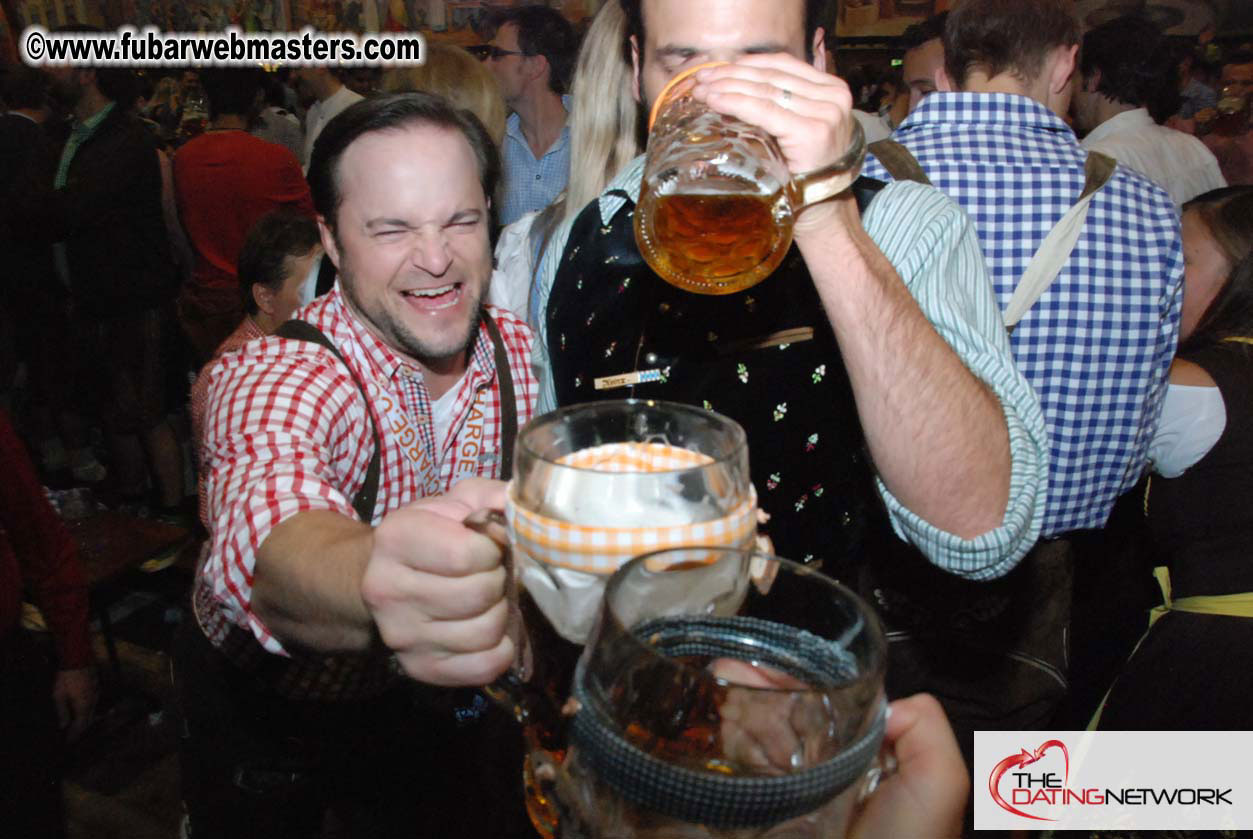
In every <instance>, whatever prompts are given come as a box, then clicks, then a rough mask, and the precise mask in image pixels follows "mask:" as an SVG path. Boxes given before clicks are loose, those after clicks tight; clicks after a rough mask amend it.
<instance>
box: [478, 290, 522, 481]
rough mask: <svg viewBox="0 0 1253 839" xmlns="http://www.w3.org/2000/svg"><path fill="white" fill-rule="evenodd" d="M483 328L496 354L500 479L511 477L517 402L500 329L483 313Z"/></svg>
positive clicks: (505, 479)
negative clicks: (498, 386) (498, 396)
mask: <svg viewBox="0 0 1253 839" xmlns="http://www.w3.org/2000/svg"><path fill="white" fill-rule="evenodd" d="M483 326H485V327H487V334H488V336H490V337H491V339H492V348H493V349H494V350H495V354H496V381H497V382H499V383H500V478H501V480H503V481H507V480H509V478H510V477H512V476H513V446H514V443H515V442H516V441H517V439H518V400H517V398H516V397H515V396H514V392H513V373H512V372H511V371H510V369H509V353H508V352H506V351H505V342H504V339H502V338H501V337H500V327H498V326H497V325H496V321H494V320H492V316H491V315H489V314H487V313H486V312H484V313H483Z"/></svg>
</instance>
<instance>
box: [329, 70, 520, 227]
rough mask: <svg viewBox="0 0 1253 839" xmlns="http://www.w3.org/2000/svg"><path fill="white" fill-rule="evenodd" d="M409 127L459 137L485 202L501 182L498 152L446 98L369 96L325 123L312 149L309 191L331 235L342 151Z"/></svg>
mask: <svg viewBox="0 0 1253 839" xmlns="http://www.w3.org/2000/svg"><path fill="white" fill-rule="evenodd" d="M408 125H432V126H437V127H440V128H447V129H448V130H450V131H459V132H461V134H462V136H463V137H465V138H466V142H468V143H469V144H470V148H471V150H472V151H473V152H474V158H475V161H476V162H477V163H478V169H479V183H480V184H481V185H482V187H483V194H484V195H485V196H487V197H488V198H490V197H491V196H492V195H494V194H495V192H496V181H497V180H499V178H500V152H499V151H498V150H497V149H496V144H495V143H494V142H492V138H491V135H489V134H488V133H487V129H486V128H484V127H483V123H481V122H479V118H478V117H476V116H475V115H474V114H472V113H471V112H469V111H467V110H464V109H461V108H454V107H453V106H452V105H450V104H449V103H448V100H447V99H444V98H443V97H442V96H436V95H434V94H432V93H424V92H421V91H414V92H409V93H389V94H383V95H381V96H374V97H371V98H369V99H363V100H362V101H360V102H357V103H355V104H353V105H350V106H349V107H348V108H345V109H344V110H343V111H342V112H340V114H339V115H338V116H336V117H335V118H334V119H332V120H331V121H330V122H328V123H327V124H326V127H325V128H323V129H322V133H321V134H319V135H318V139H317V140H316V141H315V142H314V144H313V154H312V155H311V157H310V159H309V176H308V177H309V190H310V191H311V192H312V193H313V206H314V207H316V208H317V211H318V212H319V213H320V214H321V215H322V217H323V218H324V219H325V220H326V223H327V226H329V227H330V228H331V230H332V231H334V230H335V217H336V214H337V212H338V210H339V203H340V200H341V196H340V194H339V179H338V169H339V159H340V158H341V157H343V154H344V151H345V150H347V148H348V147H349V146H350V145H352V143H353V141H355V140H356V139H357V138H359V137H361V136H363V135H365V134H373V133H375V132H379V131H396V130H399V129H401V128H404V127H405V126H408ZM418 153H421V152H420V151H419V152H418Z"/></svg>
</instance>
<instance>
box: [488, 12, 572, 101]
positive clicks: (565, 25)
mask: <svg viewBox="0 0 1253 839" xmlns="http://www.w3.org/2000/svg"><path fill="white" fill-rule="evenodd" d="M493 23H494V24H495V28H496V29H497V30H499V29H500V27H502V26H504V25H505V24H506V23H512V24H514V25H516V26H517V27H518V49H519V50H520V51H521V52H522V54H523V55H542V56H544V58H546V59H548V66H549V67H551V68H552V72H551V73H550V74H549V77H548V87H549V88H550V89H551V90H552V91H553V93H565V92H566V91H567V90H569V89H570V76H571V75H572V74H573V73H574V60H575V58H576V57H577V56H578V53H579V36H578V34H577V33H576V32H575V31H574V26H573V25H572V24H571V23H570V21H568V20H566V18H565V17H564V16H563V15H562V14H561V13H560V12H558V11H557V10H556V9H552V8H549V7H548V6H520V7H518V8H516V9H503V10H501V11H500V12H498V13H497V14H496V16H495V17H494V18H493Z"/></svg>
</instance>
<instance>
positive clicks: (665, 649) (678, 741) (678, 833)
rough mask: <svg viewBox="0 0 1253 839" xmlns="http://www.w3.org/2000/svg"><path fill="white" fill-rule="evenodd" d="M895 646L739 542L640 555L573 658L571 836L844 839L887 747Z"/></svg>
mask: <svg viewBox="0 0 1253 839" xmlns="http://www.w3.org/2000/svg"><path fill="white" fill-rule="evenodd" d="M885 661H886V642H885V640H884V635H883V631H882V629H881V628H880V626H879V622H878V620H877V618H876V617H875V615H874V613H873V612H871V610H870V609H869V607H868V606H867V605H866V604H865V603H864V602H863V601H862V600H861V599H860V598H858V597H857V596H856V595H854V594H853V593H852V592H851V591H849V590H848V589H846V588H844V587H843V586H841V585H839V584H838V583H836V582H834V581H833V580H831V579H830V578H829V577H824V576H823V575H821V574H820V573H818V572H816V571H814V570H813V569H810V568H807V567H805V566H803V565H799V564H797V563H793V562H788V561H787V560H784V559H779V558H777V557H774V556H769V555H766V554H761V553H755V552H753V551H746V550H736V549H728V548H702V549H680V550H672V551H662V552H658V553H654V554H648V555H645V556H642V557H639V558H637V559H635V560H633V561H632V562H630V563H629V564H627V565H625V566H623V568H622V569H621V570H619V571H618V572H617V573H616V574H615V575H614V576H613V578H612V579H611V580H610V582H609V585H608V586H607V587H606V589H605V597H604V603H603V606H602V609H601V615H600V619H599V621H598V623H597V627H596V629H595V631H594V632H593V633H592V636H591V637H590V638H589V639H588V643H587V648H586V650H585V652H584V653H583V656H582V658H581V659H580V660H579V664H578V668H577V671H576V674H575V679H574V686H573V691H572V696H573V698H574V699H575V700H576V702H577V707H576V708H573V709H571V710H572V711H573V713H574V717H573V722H572V725H571V727H570V734H569V738H570V739H569V744H568V749H567V751H566V754H565V760H564V762H563V764H562V766H561V771H560V773H559V775H558V781H557V785H556V799H557V804H558V810H559V811H560V813H561V825H562V828H563V831H562V836H563V837H568V836H577V837H586V839H618V837H628V836H629V837H634V839H662V837H665V839H675V837H683V838H684V839H732V837H734V839H785V837H786V839H839V837H842V836H844V835H845V832H846V830H847V827H848V824H849V822H850V820H851V819H852V818H853V816H854V815H855V814H856V812H857V805H858V803H859V801H860V800H861V796H862V793H863V792H864V791H865V790H866V782H867V779H868V778H870V777H872V775H873V772H872V770H873V769H874V767H875V763H876V761H875V759H876V755H877V753H878V749H879V746H880V743H881V740H882V737H883V726H884V719H885V717H884V711H885V707H886V705H885V699H884V688H883V677H884V668H885Z"/></svg>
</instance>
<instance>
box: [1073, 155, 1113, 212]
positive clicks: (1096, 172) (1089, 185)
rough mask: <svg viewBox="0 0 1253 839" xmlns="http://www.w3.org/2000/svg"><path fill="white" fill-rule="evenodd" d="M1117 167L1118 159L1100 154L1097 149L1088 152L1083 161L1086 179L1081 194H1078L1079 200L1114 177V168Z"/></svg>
mask: <svg viewBox="0 0 1253 839" xmlns="http://www.w3.org/2000/svg"><path fill="white" fill-rule="evenodd" d="M1117 168H1118V161H1117V160H1115V159H1114V158H1112V157H1110V156H1109V155H1107V154H1101V153H1100V152H1099V151H1090V152H1088V159H1087V160H1085V161H1084V162H1083V172H1084V175H1085V176H1086V180H1084V182H1083V194H1081V195H1080V196H1079V200H1080V201H1082V200H1083V199H1085V198H1087V197H1088V196H1089V195H1091V194H1092V193H1094V192H1096V191H1097V190H1098V189H1100V188H1101V187H1103V186H1105V184H1107V183H1109V179H1110V178H1112V177H1114V170H1115V169H1117Z"/></svg>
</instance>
